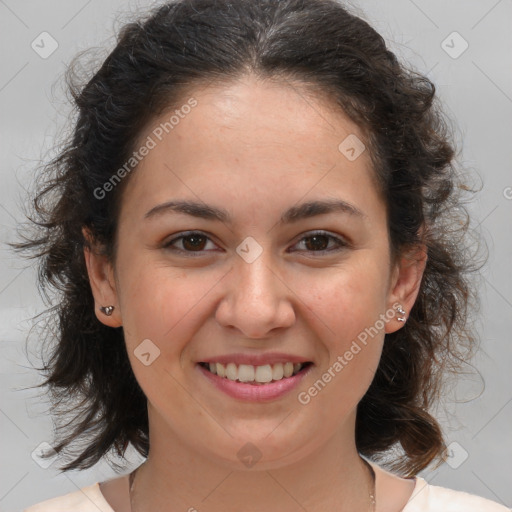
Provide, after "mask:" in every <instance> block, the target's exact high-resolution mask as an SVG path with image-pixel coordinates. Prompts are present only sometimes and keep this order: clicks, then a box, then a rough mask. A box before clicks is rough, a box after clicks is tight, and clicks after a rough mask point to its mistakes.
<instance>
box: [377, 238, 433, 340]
mask: <svg viewBox="0 0 512 512" xmlns="http://www.w3.org/2000/svg"><path fill="white" fill-rule="evenodd" d="M427 259H428V256H427V246H426V245H425V244H419V245H416V246H414V248H412V249H410V250H408V251H406V252H405V253H404V254H403V255H402V256H401V257H400V260H399V262H398V263H397V264H396V265H395V267H394V270H393V275H392V278H391V283H390V292H389V295H388V309H391V308H393V310H395V311H396V305H397V304H401V305H402V308H403V309H404V310H405V315H400V314H399V313H397V314H396V315H395V316H394V317H393V318H392V319H391V320H390V321H389V322H386V328H385V332H386V333H392V332H395V331H397V330H398V329H400V328H401V327H402V326H403V325H404V323H405V322H401V321H399V320H397V318H398V317H402V316H405V318H406V320H407V317H408V314H409V313H410V311H411V309H412V307H413V306H414V302H415V301H416V297H417V296H418V293H419V290H420V286H421V280H422V278H423V272H424V271H425V267H426V264H427ZM393 306H395V307H393Z"/></svg>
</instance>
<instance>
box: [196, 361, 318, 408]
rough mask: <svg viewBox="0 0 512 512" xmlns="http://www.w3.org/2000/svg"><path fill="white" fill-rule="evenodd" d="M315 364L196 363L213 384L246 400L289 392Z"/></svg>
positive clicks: (268, 397) (260, 400)
mask: <svg viewBox="0 0 512 512" xmlns="http://www.w3.org/2000/svg"><path fill="white" fill-rule="evenodd" d="M313 367H314V364H313V363H312V362H309V361H308V362H291V361H288V362H285V363H283V362H276V363H274V364H263V365H262V364H260V365H257V366H255V365H250V364H236V363H232V362H227V361H225V360H224V361H223V362H222V363H220V362H204V361H203V362H200V363H197V364H196V365H195V368H196V370H197V371H199V373H200V374H202V375H203V377H204V378H205V379H206V382H207V383H209V385H213V388H214V389H217V390H218V391H221V392H222V394H224V395H227V396H229V397H231V398H235V399H237V400H239V401H242V402H269V401H272V400H277V399H279V398H282V397H284V396H285V395H287V394H289V393H290V392H291V391H292V390H293V389H295V388H296V387H297V386H298V385H299V383H300V382H301V381H302V379H303V378H305V377H306V375H308V374H309V373H310V371H311V369H312V368H313Z"/></svg>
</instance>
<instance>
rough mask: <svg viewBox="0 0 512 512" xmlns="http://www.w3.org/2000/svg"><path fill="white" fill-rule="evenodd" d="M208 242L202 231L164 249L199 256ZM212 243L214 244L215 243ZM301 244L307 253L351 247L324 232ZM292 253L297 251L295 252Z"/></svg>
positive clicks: (311, 235)
mask: <svg viewBox="0 0 512 512" xmlns="http://www.w3.org/2000/svg"><path fill="white" fill-rule="evenodd" d="M208 241H210V242H211V239H210V237H209V236H207V235H206V234H204V233H202V232H200V231H190V232H188V233H182V234H181V235H180V236H178V237H176V238H173V239H172V240H170V241H169V242H166V243H165V244H164V245H163V247H164V248H166V249H170V250H171V251H174V252H181V253H185V254H187V255H191V256H192V254H191V253H197V254H198V255H199V254H201V253H202V252H205V251H204V249H205V246H206V245H207V244H208ZM330 242H332V243H333V245H334V247H333V246H332V245H331V248H328V247H329V244H330ZM211 243H212V244H213V242H211ZM176 244H178V245H180V246H181V247H177V246H176ZM300 244H303V246H304V247H305V249H304V250H305V252H309V253H326V252H335V251H339V250H342V249H343V248H345V247H348V246H349V245H350V244H349V243H348V242H347V241H345V240H344V239H342V238H339V237H337V236H334V235H331V234H329V233H326V232H323V231H317V232H313V233H311V234H310V235H308V236H305V237H303V238H302V239H301V240H299V242H298V243H297V244H295V245H300ZM206 252H209V251H206ZM291 252H296V251H295V250H294V251H291ZM299 252H300V250H299Z"/></svg>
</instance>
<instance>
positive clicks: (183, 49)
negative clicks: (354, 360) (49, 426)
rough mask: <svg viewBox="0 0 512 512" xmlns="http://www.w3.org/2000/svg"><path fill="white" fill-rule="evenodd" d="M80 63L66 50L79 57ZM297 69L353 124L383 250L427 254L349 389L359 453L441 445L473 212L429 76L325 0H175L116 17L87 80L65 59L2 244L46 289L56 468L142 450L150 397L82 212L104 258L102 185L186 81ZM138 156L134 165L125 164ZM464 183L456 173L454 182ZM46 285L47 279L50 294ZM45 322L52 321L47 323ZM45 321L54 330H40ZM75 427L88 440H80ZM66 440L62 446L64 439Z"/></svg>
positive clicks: (116, 200)
mask: <svg viewBox="0 0 512 512" xmlns="http://www.w3.org/2000/svg"><path fill="white" fill-rule="evenodd" d="M75 63H76V62H75ZM249 72H251V73H254V74H256V75H258V76H261V77H266V78H268V77H272V78H281V79H283V80H290V81H292V82H293V81H295V82H297V83H302V84H304V85H308V86H310V87H312V88H313V90H316V91H317V93H318V95H319V96H324V97H325V95H327V96H328V97H329V98H330V99H331V100H332V108H336V106H339V108H341V109H342V110H343V111H344V112H345V113H346V114H348V116H349V117H350V118H351V119H352V120H353V121H354V122H356V123H357V124H358V126H359V127H360V128H361V130H362V131H363V133H364V136H365V144H366V145H367V147H368V149H369V153H370V155H371V158H372V164H373V167H374V177H375V178H376V182H377V183H378V186H379V189H380V191H381V193H382V197H383V198H384V199H385V202H386V208H387V220H388V230H389V239H390V247H391V252H392V257H393V259H394V261H397V258H398V257H399V255H401V254H403V253H404V251H405V250H406V249H407V248H411V247H414V246H415V245H416V244H418V243H425V244H426V247H427V250H428V261H427V264H426V268H425V271H424V275H423V279H422V282H421V287H420V291H419V294H418V297H417V300H416V302H415V304H414V307H413V309H412V310H411V311H410V314H409V316H408V321H407V323H406V324H405V325H404V326H403V328H401V329H399V330H398V331H396V332H394V333H392V334H387V335H386V337H385V343H384V348H383V353H382V357H381V360H380V364H379V366H378V369H377V372H376V375H375V378H374V380H373V382H372V384H371V386H370V388H369V389H368V391H367V393H366V395H365V396H364V397H363V399H362V400H361V402H360V403H359V405H358V410H357V423H356V444H357V448H358V450H359V452H360V453H361V454H362V455H365V456H367V457H371V458H374V459H377V460H384V458H385V456H386V454H389V453H391V452H392V451H393V450H394V451H396V453H394V455H393V457H392V460H391V462H389V463H386V464H387V465H388V466H389V467H390V468H392V469H393V470H395V471H399V472H402V473H405V474H408V475H412V474H415V473H417V472H418V471H420V470H421V469H424V468H425V467H427V466H428V465H429V464H430V463H431V462H432V461H433V460H434V459H436V458H438V457H441V456H442V455H443V452H444V449H445V445H444V441H443V435H442V432H441V429H440V426H439V424H438V423H437V421H436V420H435V419H434V417H433V416H432V414H431V412H429V409H430V408H431V406H432V405H433V404H434V403H435V401H436V400H437V399H438V398H439V392H440V389H441V383H442V381H443V379H442V377H443V375H445V370H448V369H454V368H456V367H457V363H458V362H459V361H462V360H464V359H466V360H467V358H468V357H469V355H470V354H471V353H472V348H473V347H474V346H475V344H476V342H477V337H476V334H475V330H474V328H473V327H472V326H471V324H470V322H469V319H470V318H471V317H470V313H471V306H476V305H477V304H478V298H477V295H476V293H475V290H476V286H473V285H472V281H471V280H470V273H474V272H475V271H476V270H479V269H480V268H481V266H482V265H481V264H477V263H475V261H476V260H475V259H474V257H473V255H470V254H469V252H468V250H469V247H470V245H469V244H467V240H468V239H469V237H468V235H469V233H470V230H469V220H468V219H469V216H468V213H467V210H466V209H465V207H464V206H463V201H462V198H461V194H462V189H464V186H461V185H460V184H459V179H460V176H459V175H458V172H457V168H456V165H455V149H454V143H453V135H452V133H451V130H450V128H449V124H448V122H447V121H446V119H445V118H444V115H443V113H442V109H441V106H440V102H439V99H438V98H437V96H436V95H435V86H434V84H433V83H432V82H431V81H430V80H429V79H428V78H426V77H425V76H423V75H421V74H420V73H418V72H416V71H414V70H412V69H411V68H409V67H406V66H405V65H404V64H403V63H400V62H399V61H398V59H397V58H396V56H395V55H394V53H393V52H391V51H390V50H389V49H388V48H387V46H386V43H385V41H384V39H383V38H382V37H381V36H380V35H379V34H378V33H377V32H376V31H375V30H374V29H373V28H372V27H371V26H370V25H369V24H368V23H367V22H366V21H364V20H363V19H362V18H360V17H358V16H356V15H354V14H352V13H350V12H349V11H348V10H347V9H346V8H345V7H344V6H343V5H342V4H341V3H339V2H337V1H336V0H308V1H304V0H237V1H236V2H233V1H230V0H186V1H185V0H177V1H173V2H168V3H165V4H164V5H162V6H159V7H157V8H155V9H154V10H152V11H150V12H149V13H148V15H147V16H146V17H142V18H138V20H137V21H135V22H131V23H128V24H126V25H125V26H124V27H123V28H122V30H121V31H120V33H119V35H118V39H117V45H116V46H115V48H114V49H113V51H112V52H111V53H110V54H109V55H108V57H107V58H106V60H105V61H104V62H103V64H102V65H101V67H100V68H99V70H98V71H97V72H96V73H95V74H94V76H92V78H91V79H90V80H88V82H87V83H86V84H85V85H80V84H76V83H75V78H74V75H73V67H70V69H69V72H68V75H67V77H68V84H69V87H70V90H71V91H72V95H73V100H74V106H75V113H76V117H75V119H74V120H73V130H72V133H71V136H70V138H69V140H67V141H66V143H65V146H64V148H63V149H62V151H61V152H60V153H59V155H58V156H57V157H56V158H55V159H53V160H52V161H51V162H49V163H48V164H46V165H43V166H42V172H41V173H40V175H39V178H40V179H41V180H42V182H41V183H40V184H39V186H38V188H37V194H36V196H35V198H34V200H33V211H32V212H31V214H30V216H28V218H29V220H30V221H31V222H32V223H33V225H32V227H33V230H32V232H31V233H30V234H27V233H25V234H23V235H22V237H23V241H21V242H19V243H16V244H12V245H13V246H14V247H15V248H16V249H17V250H18V251H20V252H23V251H26V252H28V253H29V255H30V257H32V258H39V282H38V284H39V287H40V288H41V289H43V290H49V289H50V288H52V289H54V290H56V291H57V292H58V293H57V297H58V299H57V302H54V304H53V306H52V307H51V308H50V309H48V310H47V314H48V315H49V316H50V319H52V320H53V321H55V322H56V324H57V329H56V338H57V339H56V340H55V341H56V343H55V345H54V347H53V348H52V350H51V353H50V355H49V357H48V358H47V359H46V360H44V362H43V368H41V370H42V371H44V373H45V376H46V379H45V382H44V384H43V385H47V386H49V390H50V393H51V396H52V398H53V400H54V412H55V413H56V418H57V419H58V418H60V419H62V418H64V417H66V418H69V415H71V421H67V422H63V421H61V422H60V423H59V422H58V423H59V424H58V428H57V444H56V446H55V447H54V448H55V449H56V451H57V452H61V451H63V453H66V452H69V456H70V457H71V460H70V461H69V462H68V463H67V464H66V465H64V466H62V469H63V470H64V471H66V470H69V469H77V468H81V469H85V468H88V467H90V466H92V465H93V464H95V463H96V462H98V461H99V460H100V458H101V457H103V456H105V455H108V454H110V453H115V454H117V455H120V456H122V455H124V454H125V451H126V449H127V447H128V446H129V444H130V443H131V444H132V445H133V447H135V448H136V449H137V450H138V452H139V453H140V454H142V455H144V456H145V455H147V454H148V449H149V442H150V440H149V437H148V417H147V406H146V397H145V396H144V394H143V392H142V390H141V389H140V387H139V385H138V383H137V381H136V379H135V377H134V374H133V372H132V369H131V366H130V363H129V359H128V356H127V352H126V347H125V342H124V336H123V329H122V327H119V328H110V327H107V326H105V325H103V324H102V323H101V322H99V321H98V320H97V318H96V316H95V313H94V299H93V295H92V292H91V287H90V283H89V278H88V273H87V269H86V264H85V260H84V247H90V245H88V243H89V242H88V241H87V240H86V239H84V236H83V234H82V228H83V227H87V228H89V230H90V231H91V233H92V234H93V237H94V240H95V241H97V242H98V243H99V244H100V245H101V246H102V247H103V248H104V250H105V254H106V255H107V256H108V257H109V259H110V261H111V262H112V263H114V262H115V254H116V235H117V229H116V226H117V221H118V213H119V206H120V204H121V198H122V193H123V189H124V187H125V186H126V183H127V181H128V180H129V179H130V177H126V178H124V180H123V181H122V182H121V183H120V184H119V186H117V187H115V189H114V190H113V191H112V192H111V193H109V194H107V195H106V197H101V198H99V197H98V193H97V191H98V187H101V186H102V185H103V184H104V183H106V182H107V181H108V180H109V179H111V177H112V176H113V174H114V172H115V171H116V170H118V169H119V168H120V167H121V166H122V165H123V163H124V162H126V161H127V160H128V159H129V158H130V155H131V154H132V152H133V151H134V148H135V143H136V141H137V137H138V136H139V135H140V133H141V130H142V129H143V127H144V126H146V125H147V123H148V122H150V121H151V120H152V119H154V118H155V116H157V115H158V114H159V113H161V112H162V111H163V110H164V109H167V108H169V106H170V105H175V104H179V102H178V99H179V98H180V97H182V96H183V94H184V92H186V90H187V88H191V87H192V86H194V85H198V84H200V83H214V82H215V83H223V82H225V81H228V80H230V79H236V78H238V77H240V76H242V75H244V74H246V73H249ZM134 172H136V171H134ZM466 190H467V188H466ZM46 296H47V297H48V295H46ZM52 336H53V337H52ZM48 337H49V338H51V339H52V340H54V339H55V333H52V332H51V329H49V330H48ZM80 441H83V442H85V445H83V444H82V443H80ZM73 450H74V451H73Z"/></svg>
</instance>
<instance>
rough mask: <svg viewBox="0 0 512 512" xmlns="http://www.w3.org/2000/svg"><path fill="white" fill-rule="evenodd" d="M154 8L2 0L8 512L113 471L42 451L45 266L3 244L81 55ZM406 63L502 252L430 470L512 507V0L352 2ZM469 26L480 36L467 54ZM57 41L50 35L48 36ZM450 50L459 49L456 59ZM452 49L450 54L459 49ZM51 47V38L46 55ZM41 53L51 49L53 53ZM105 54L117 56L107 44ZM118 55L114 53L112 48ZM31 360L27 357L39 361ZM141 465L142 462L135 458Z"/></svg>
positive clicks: (1, 322)
mask: <svg viewBox="0 0 512 512" xmlns="http://www.w3.org/2000/svg"><path fill="white" fill-rule="evenodd" d="M148 5H151V3H150V2H147V1H146V2H144V1H139V2H134V1H131V2H126V1H124V2H123V1H120V0H108V1H99V0H89V1H87V0H68V1H66V2H63V1H61V2H57V1H54V0H53V1H52V0H48V1H45V2H36V1H34V0H24V1H18V2H15V1H14V0H0V40H1V42H2V54H1V58H2V65H1V67H0V106H1V113H2V114H1V118H0V127H1V130H2V136H1V138H0V150H1V155H2V159H1V179H2V186H1V188H0V241H1V242H2V244H1V245H0V250H1V268H0V341H1V344H0V348H1V356H0V365H1V368H0V371H1V374H0V379H1V381H0V393H1V405H0V423H1V430H0V431H1V433H2V435H1V436H0V444H1V450H2V451H1V460H2V465H1V468H0V471H1V476H0V510H1V511H7V510H9V511H15V510H21V509H22V508H23V507H25V506H28V505H29V504H33V503H35V502H38V501H41V500H43V499H46V498H49V497H52V496H56V495H60V494H63V493H65V492H71V491H74V490H76V489H77V488H79V487H82V486H84V485H88V484H90V483H94V482H95V481H98V480H102V479H105V478H108V477H110V476H113V475H114V473H113V471H112V470H111V469H110V468H109V467H108V466H107V465H106V464H105V463H102V464H99V465H98V466H96V467H95V468H92V469H91V470H88V471H85V472H81V473H79V472H72V473H67V474H61V475H59V473H58V471H57V470H56V469H55V467H54V465H55V464H54V465H52V466H50V467H48V468H46V469H45V468H43V467H41V466H40V465H39V464H38V463H37V462H36V461H34V460H33V459H32V457H31V453H32V451H33V450H34V449H35V448H36V447H37V446H38V445H40V443H42V442H51V439H52V436H51V432H52V426H51V421H50V418H49V416H48V413H47V403H46V401H45V398H44V395H38V393H37V391H34V390H30V389H28V390H27V389H23V388H25V387H26V386H30V385H34V384H37V383H38V382H39V377H38V376H37V373H36V372H35V371H34V370H33V369H32V367H33V365H34V364H35V363H37V357H36V354H35V352H34V350H32V352H33V353H32V354H31V353H28V354H26V353H25V350H24V339H25V337H26V335H27V332H28V328H29V326H30V323H29V322H28V321H27V320H26V319H27V318H29V317H30V316H32V315H34V314H35V313H36V312H38V311H40V310H41V308H42V302H41V300H40V298H39V295H38V292H37V288H36V285H35V278H36V274H35V271H34V269H33V268H31V267H30V266H28V267H27V263H26V262H25V261H24V260H22V259H20V258H19V257H17V256H15V255H13V254H12V253H11V252H10V251H9V249H8V247H6V246H5V244H4V243H3V242H5V241H10V240H13V238H14V233H15V231H14V230H15V226H16V224H18V223H19V222H20V221H21V220H23V216H22V210H21V205H22V204H23V203H26V202H27V198H26V195H25V194H26V190H29V189H30V187H31V183H32V178H33V174H34V168H35V166H36V165H37V163H38V162H39V160H40V159H41V158H44V159H46V158H48V157H49V156H51V155H52V154H54V153H53V152H52V151H53V150H52V146H53V141H54V140H55V137H58V136H59V135H60V134H61V133H62V131H63V130H64V129H65V122H66V119H67V113H68V111H69V106H68V105H67V102H66V96H65V93H64V88H63V85H62V81H61V80H60V78H61V76H62V73H63V71H64V69H65V66H66V64H67V63H68V62H69V61H70V59H71V57H72V56H74V55H75V54H76V53H77V52H78V51H80V50H83V49H86V48H90V47H97V48H98V52H99V54H101V48H102V47H103V48H107V49H111V48H112V45H113V33H114V31H115V30H117V29H118V28H119V26H120V25H121V24H122V23H123V22H124V21H127V20H128V19H129V18H130V13H134V12H137V11H139V10H144V7H146V6H148ZM352 5H353V6H354V7H355V9H356V12H358V13H359V14H362V15H364V17H365V18H366V19H367V20H368V21H370V23H371V24H372V25H373V26H374V27H375V28H376V30H377V31H379V32H380V33H381V34H382V35H383V36H384V37H385V38H386V39H387V40H388V41H389V43H390V45H391V48H392V49H393V50H394V51H395V52H397V53H398V55H399V57H401V58H403V59H406V60H408V61H409V62H411V63H412V64H413V65H414V66H416V67H417V69H418V70H419V71H421V72H423V73H425V74H426V75H427V76H428V77H429V78H430V79H431V80H433V82H434V83H435V84H436V86H437V88H438V93H439V95H440V97H441V99H442V101H443V103H444V106H445V111H446V113H447V114H448V115H449V116H450V117H452V118H453V119H455V120H456V124H457V130H456V138H457V141H458V143H459V147H460V148H461V150H462V151H461V157H460V159H461V163H462V164H463V165H464V166H465V167H467V168H469V169H470V172H471V176H472V180H473V182H472V183H470V184H472V185H475V186H478V185H479V184H480V183H482V184H483V188H482V191H481V192H480V193H479V194H478V195H477V198H476V199H475V201H474V202H473V203H472V204H471V206H470V212H471V213H472V214H473V221H472V225H473V229H476V230H477V231H478V232H481V233H482V235H483V236H484V237H485V239H486V240H487V243H488V247H489V252H490V256H489V260H488V263H487V265H486V266H485V267H484V269H483V270H482V272H481V287H480V291H481V302H482V306H481V311H480V313H479V316H478V318H476V319H475V322H476V323H477V327H478V329H479V332H480V336H481V340H482V345H481V351H480V352H479V354H478V356H477V357H476V359H475V360H474V362H473V367H474V369H473V368H472V367H470V366H468V371H467V374H466V375H465V376H464V377H463V378H462V379H461V380H460V381H459V384H458V385H457V386H450V387H449V394H448V395H447V396H446V398H445V400H444V404H443V406H442V407H440V408H439V411H438V416H439V418H440V420H441V422H442V425H443V428H444V430H445V433H446V437H447V439H448V442H449V443H453V444H452V445H451V453H450V457H449V458H448V459H447V462H445V463H444V464H443V465H442V466H440V467H439V468H437V469H435V470H430V471H425V472H423V473H422V476H423V477H424V478H426V479H427V480H428V481H430V482H431V483H433V484H435V485H441V486H446V487H451V488H454V489H458V490H465V491H468V492H472V493H475V494H479V495H481V496H485V497H487V498H490V499H493V500H495V501H498V502H501V503H503V504H506V505H508V506H512V485H511V484H512V478H511V477H512V462H511V460H512V457H511V455H512V441H511V425H512V421H511V420H512V389H511V385H510V382H511V379H510V368H511V366H512V348H511V347H512V343H511V336H510V332H511V327H512V323H511V320H510V319H511V317H512V292H511V289H512V286H511V285H512V276H511V272H510V262H511V255H512V236H511V231H510V220H511V219H512V216H511V213H512V188H511V187H512V173H511V172H510V163H511V162H512V138H511V135H512V130H511V125H512V66H511V64H512V59H511V49H512V44H511V43H512V41H511V40H512V2H511V1H510V0H499V1H498V0H457V1H441V0H436V1H428V2H427V1H426V0H415V1H412V0H393V1H389V0H388V1H386V2H378V1H377V0H360V1H359V2H356V1H353V2H352ZM43 31H46V32H48V33H49V34H51V36H52V37H53V38H54V39H55V40H56V41H57V43H58V48H57V49H56V51H55V52H54V53H52V54H51V55H50V56H48V57H47V58H42V57H41V56H40V55H39V54H38V53H36V51H34V50H33V49H32V47H31V43H32V41H34V40H35V41H36V43H37V42H38V41H39V45H40V46H42V43H40V39H41V38H40V37H38V36H39V35H40V34H41V33H42V32H43ZM454 31H456V32H458V33H459V34H460V36H461V37H462V38H463V39H464V40H465V41H467V43H468V45H469V46H468V48H467V50H466V51H465V52H464V53H462V54H461V55H460V56H457V58H454V56H456V54H457V53H459V52H460V50H461V49H462V48H463V46H462V45H463V44H464V43H463V40H462V39H460V37H459V36H457V35H455V36H450V37H449V38H448V39H446V38H447V36H449V35H450V34H452V32H454ZM43 37H44V36H43ZM445 40H446V42H445V43H444V48H445V49H447V50H448V51H449V52H451V54H452V55H449V54H448V53H447V52H446V51H445V49H443V41H445ZM447 45H448V46H449V47H451V48H447ZM49 48H51V47H50V41H49V40H48V39H46V40H45V47H44V50H48V49H49ZM39 51H40V52H41V51H43V48H40V50H39ZM103 52H104V51H103ZM103 54H105V53H103ZM27 356H28V358H27ZM131 460H132V464H133V465H136V464H138V463H139V462H140V459H138V458H137V457H132V459H131Z"/></svg>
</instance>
